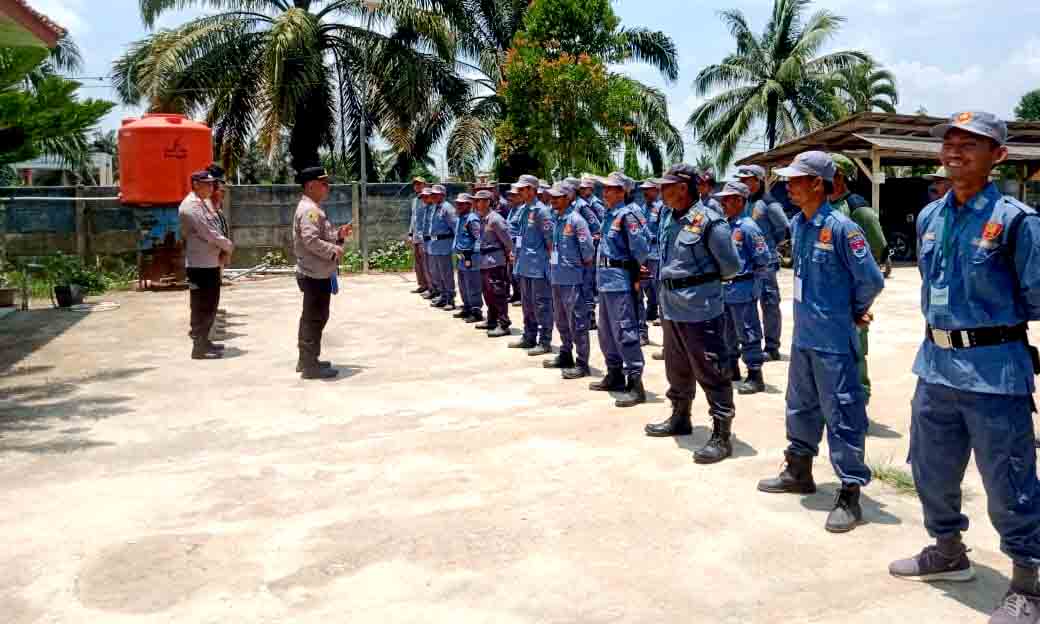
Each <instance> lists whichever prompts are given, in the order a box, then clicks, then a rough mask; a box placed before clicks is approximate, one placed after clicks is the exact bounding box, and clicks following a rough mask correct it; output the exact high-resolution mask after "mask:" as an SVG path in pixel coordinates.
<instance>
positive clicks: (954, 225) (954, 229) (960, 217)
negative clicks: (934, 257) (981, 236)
mask: <svg viewBox="0 0 1040 624" xmlns="http://www.w3.org/2000/svg"><path fill="white" fill-rule="evenodd" d="M962 212H963V214H962ZM968 212H969V210H968V205H967V204H965V205H964V208H963V211H954V213H953V214H952V215H951V214H950V205H949V204H946V206H945V207H944V208H943V240H942V274H943V275H945V274H946V267H947V266H948V263H949V259H950V257H951V256H952V255H953V251H954V245H955V244H956V242H957V238H958V237H959V236H960V235H961V233H962V232H964V228H965V227H967V225H968V222H969V221H970V220H971V219H970V218H969V215H968ZM951 217H952V218H951Z"/></svg>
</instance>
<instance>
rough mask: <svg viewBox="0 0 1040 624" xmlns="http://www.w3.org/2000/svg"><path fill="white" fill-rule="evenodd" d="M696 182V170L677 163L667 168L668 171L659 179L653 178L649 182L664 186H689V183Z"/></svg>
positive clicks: (691, 166)
mask: <svg viewBox="0 0 1040 624" xmlns="http://www.w3.org/2000/svg"><path fill="white" fill-rule="evenodd" d="M696 180H697V168H696V167H694V166H693V165H688V164H686V163H679V164H678V165H672V166H671V167H669V168H668V171H667V172H666V173H665V174H664V175H663V176H661V177H660V178H653V179H652V180H650V181H651V182H653V183H654V184H657V185H660V186H664V185H666V184H689V183H690V182H696Z"/></svg>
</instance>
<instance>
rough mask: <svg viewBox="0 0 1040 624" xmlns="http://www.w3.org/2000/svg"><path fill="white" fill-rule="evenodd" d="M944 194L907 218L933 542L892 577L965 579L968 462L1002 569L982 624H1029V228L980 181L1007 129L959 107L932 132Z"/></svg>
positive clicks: (1032, 357)
mask: <svg viewBox="0 0 1040 624" xmlns="http://www.w3.org/2000/svg"><path fill="white" fill-rule="evenodd" d="M932 135H933V136H936V137H940V138H942V140H943V145H942V150H941V152H940V159H941V160H942V164H943V166H945V168H946V173H947V175H948V176H949V178H950V182H951V183H952V187H953V189H952V192H950V193H948V194H947V195H946V196H945V197H943V198H942V199H940V200H938V201H936V202H934V203H932V204H930V205H929V206H928V207H926V208H925V209H924V210H923V211H922V212H921V214H920V216H919V218H918V219H917V236H918V243H919V245H920V253H919V256H918V267H919V269H920V272H921V277H922V280H923V283H922V285H921V308H922V311H923V313H924V317H925V321H926V323H927V324H926V330H925V334H926V335H925V339H924V341H923V342H922V344H921V348H920V350H919V351H918V353H917V359H916V360H915V362H914V374H916V375H917V377H918V382H917V390H916V392H915V394H914V398H913V402H912V403H911V409H912V416H913V420H912V426H911V430H910V453H911V458H912V460H913V461H912V464H911V465H912V467H913V473H914V482H915V483H916V484H917V490H918V493H919V496H920V498H921V505H922V507H923V508H924V525H925V528H926V529H927V530H928V533H929V535H930V536H931V537H933V538H934V539H935V540H936V544H935V545H933V546H929V547H927V548H925V549H924V550H923V551H922V552H921V553H920V554H919V555H917V556H915V557H912V558H910V559H905V560H902V561H896V562H894V563H893V564H892V565H891V566H890V571H891V573H892V574H894V575H895V576H898V577H902V578H908V579H914V580H922V581H931V580H949V581H966V580H970V579H971V578H973V577H974V569H973V568H972V565H971V562H970V561H969V560H968V558H967V555H966V552H967V549H966V548H965V547H964V544H963V543H962V542H961V533H962V532H963V531H965V530H966V529H967V528H968V518H967V517H965V516H964V515H963V514H962V513H961V498H962V494H961V480H962V479H963V477H964V470H965V468H966V467H967V465H968V459H969V457H970V456H971V454H972V452H974V454H975V463H976V464H977V466H978V469H979V473H980V474H981V476H982V483H983V486H984V487H985V490H986V496H987V497H988V498H989V501H988V505H987V509H988V510H989V516H990V521H991V522H992V523H993V526H994V528H995V529H996V530H997V533H999V534H1000V549H1001V550H1002V551H1003V552H1004V553H1005V554H1006V555H1008V557H1010V558H1011V560H1012V562H1013V564H1014V567H1013V570H1012V575H1011V587H1010V589H1009V591H1008V593H1007V594H1006V596H1005V597H1004V600H1003V602H1002V604H1001V605H1000V607H999V608H998V609H997V611H996V612H995V613H994V614H993V616H992V617H991V618H990V620H989V621H990V623H991V624H1036V622H1038V621H1040V583H1038V582H1037V565H1038V564H1040V483H1038V481H1037V472H1036V451H1035V449H1034V440H1035V433H1034V430H1033V421H1032V413H1033V412H1035V411H1036V406H1035V405H1034V404H1033V400H1032V393H1033V392H1034V389H1035V386H1034V380H1033V376H1034V375H1035V374H1037V372H1038V371H1040V366H1038V364H1040V362H1038V361H1037V359H1038V358H1037V353H1036V350H1035V349H1034V348H1032V347H1031V346H1030V345H1029V343H1028V335H1027V329H1026V324H1027V323H1028V322H1029V321H1035V320H1037V319H1040V218H1037V213H1036V211H1035V210H1034V209H1032V208H1030V207H1028V206H1026V205H1024V204H1022V203H1020V202H1018V201H1016V200H1015V199H1013V198H1011V197H1008V196H1004V195H1001V193H1000V191H999V190H998V188H997V186H996V185H994V184H993V183H992V182H990V181H989V175H990V172H991V171H992V169H993V167H994V166H996V165H998V164H1000V163H1001V162H1003V161H1004V160H1005V159H1006V158H1007V148H1006V147H1005V145H1004V144H1005V142H1006V141H1007V126H1006V124H1005V123H1004V122H1003V121H1002V120H1000V119H998V118H997V117H996V116H994V115H992V114H990V113H985V112H974V111H967V112H962V113H958V114H955V115H954V116H953V117H952V119H951V120H950V121H949V122H947V123H944V124H941V125H938V126H936V127H934V128H932Z"/></svg>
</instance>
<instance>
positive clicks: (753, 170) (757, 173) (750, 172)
mask: <svg viewBox="0 0 1040 624" xmlns="http://www.w3.org/2000/svg"><path fill="white" fill-rule="evenodd" d="M737 177H738V178H758V179H759V180H765V179H766V170H765V168H764V167H761V166H759V165H744V166H743V167H741V168H739V169H737Z"/></svg>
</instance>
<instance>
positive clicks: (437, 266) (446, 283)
mask: <svg viewBox="0 0 1040 624" xmlns="http://www.w3.org/2000/svg"><path fill="white" fill-rule="evenodd" d="M430 191H431V193H430V200H431V203H430V208H431V210H430V212H429V215H430V216H429V222H428V223H427V224H426V235H427V236H428V237H429V241H428V242H427V244H426V253H427V254H428V255H429V257H430V273H431V275H432V276H433V281H434V283H435V284H437V291H438V292H440V297H439V298H438V299H435V300H433V301H432V302H431V303H430V306H431V307H434V308H441V309H443V310H445V311H451V310H454V309H455V271H454V270H452V266H451V250H452V247H453V246H454V244H455V242H454V241H455V222H456V221H457V220H458V218H457V217H456V215H455V207H454V206H452V205H451V203H450V202H446V201H444V195H445V194H446V193H447V191H446V189H445V188H444V187H443V186H441V185H440V184H435V185H433V187H432V188H431V189H430Z"/></svg>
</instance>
